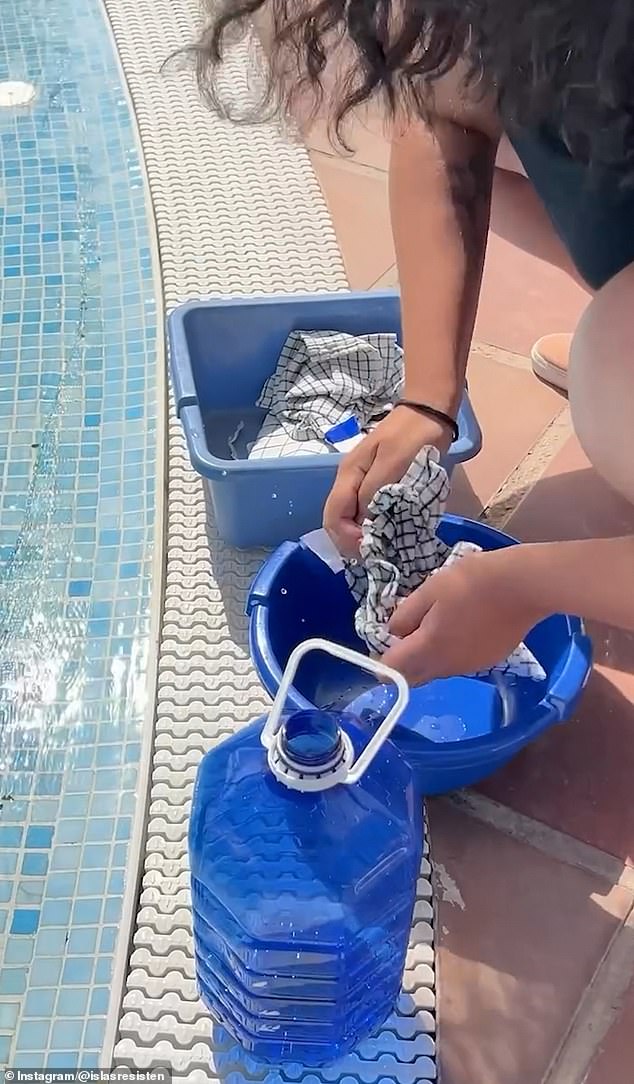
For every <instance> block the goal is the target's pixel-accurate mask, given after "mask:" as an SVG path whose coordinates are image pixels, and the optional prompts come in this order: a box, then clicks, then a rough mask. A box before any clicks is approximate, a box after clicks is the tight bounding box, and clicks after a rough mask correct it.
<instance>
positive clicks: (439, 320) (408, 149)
mask: <svg viewBox="0 0 634 1084" xmlns="http://www.w3.org/2000/svg"><path fill="white" fill-rule="evenodd" d="M456 86H457V80H456V78H455V77H454V81H453V83H451V82H450V81H449V80H448V79H446V80H443V86H442V88H441V87H440V85H439V87H438V90H437V95H436V97H437V102H438V112H437V114H436V118H435V120H434V123H433V124H432V125H431V126H425V125H424V124H423V123H422V122H418V123H417V124H412V125H410V126H409V127H408V128H407V130H406V131H405V132H403V134H400V135H398V136H396V137H395V139H394V141H393V147H392V155H391V163H390V204H391V209H392V231H393V234H394V241H395V245H396V254H397V262H398V271H399V280H400V284H401V310H402V316H403V334H404V347H405V391H406V397H407V398H409V399H413V400H416V401H418V402H419V403H426V404H428V405H429V406H433V407H435V408H436V409H437V410H441V411H444V412H445V413H449V414H452V415H455V412H456V411H457V408H458V405H459V403H460V399H461V396H462V391H463V388H464V375H465V368H466V364H467V356H468V353H469V346H470V343H471V336H472V334H473V324H474V320H475V312H476V308H477V303H478V295H479V292H480V280H481V277H482V265H483V262H484V252H485V245H486V237H487V228H488V222H489V209H490V200H491V186H492V181H493V169H494V164H495V151H496V146H497V140H498V132H497V121H496V119H495V117H494V115H493V114H491V112H490V109H489V110H487V109H485V108H484V106H479V107H478V109H477V110H474V109H472V107H470V106H466V105H465V103H464V102H463V100H462V98H461V97H460V94H459V93H458V92H457V90H456ZM456 103H458V104H456ZM476 114H477V116H476ZM450 441H451V433H450V431H449V429H448V427H447V426H446V425H443V424H442V423H439V422H437V421H432V420H431V419H429V418H425V417H421V416H420V415H419V414H417V413H416V412H415V411H411V410H410V409H409V408H407V407H405V406H401V407H399V408H398V409H397V410H393V411H392V412H391V414H389V415H388V417H387V418H385V419H384V420H383V421H382V422H380V424H379V425H378V426H377V427H376V429H374V430H373V431H372V432H371V433H370V434H369V435H368V436H367V437H366V438H365V440H363V441H362V442H361V444H359V445H358V447H356V448H355V449H354V450H353V451H352V452H350V453H349V454H348V455H347V456H346V458H345V460H344V462H343V463H342V465H341V467H340V468H339V471H338V474H337V479H336V482H335V484H334V486H333V489H332V492H331V494H330V496H329V498H328V501H327V502H326V507H325V510H324V524H325V526H326V527H327V529H328V530H329V531H330V533H331V535H332V537H333V538H334V540H335V542H336V544H337V545H338V546H339V549H340V550H341V552H342V553H344V554H346V555H349V556H354V555H355V554H356V553H358V547H359V542H360V538H361V530H360V527H359V524H360V522H361V521H362V520H363V518H364V517H365V515H366V513H367V509H368V505H369V503H370V501H371V500H372V498H373V496H374V494H375V493H376V492H377V490H378V489H380V488H381V486H384V485H387V484H389V483H391V482H397V481H399V480H400V479H401V478H402V477H403V475H404V474H405V472H406V471H407V469H408V468H409V466H410V464H411V463H412V461H413V460H414V459H415V458H416V456H417V455H418V453H419V452H420V450H421V448H423V447H424V446H425V445H435V446H436V447H438V448H440V449H441V451H444V450H446V449H447V448H448V446H449V444H450Z"/></svg>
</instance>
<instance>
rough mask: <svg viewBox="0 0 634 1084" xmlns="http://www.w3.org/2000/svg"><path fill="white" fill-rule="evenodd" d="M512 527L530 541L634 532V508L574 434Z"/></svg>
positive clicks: (521, 506)
mask: <svg viewBox="0 0 634 1084" xmlns="http://www.w3.org/2000/svg"><path fill="white" fill-rule="evenodd" d="M509 529H511V530H512V532H513V533H515V534H517V535H518V536H519V537H520V538H522V539H525V540H526V541H546V540H548V539H559V538H596V537H606V538H608V537H612V536H614V535H619V534H626V533H628V532H630V531H633V532H634V509H632V506H631V505H629V504H628V503H627V502H626V501H625V500H623V498H622V497H619V496H618V495H617V494H616V493H614V492H613V491H612V490H611V489H610V488H609V486H607V485H606V483H605V482H604V481H603V480H602V478H600V477H599V475H598V474H597V473H596V471H594V470H593V469H592V467H591V466H590V464H589V462H588V460H587V459H586V457H585V455H584V453H583V452H582V450H581V448H580V446H579V442H578V441H577V439H576V437H571V439H570V440H569V441H568V443H567V444H566V445H565V447H564V448H562V450H561V451H560V452H559V454H558V455H557V456H556V457H555V458H554V459H553V461H552V463H551V464H550V466H549V467H548V470H547V471H546V472H545V474H544V476H543V478H541V479H540V481H539V483H538V484H537V485H536V486H535V488H534V489H533V491H532V492H531V493H530V494H529V496H528V497H526V499H525V500H524V501H523V502H522V504H521V505H520V506H519V508H518V510H517V512H516V513H515V515H514V516H513V519H512V520H511V523H510V525H509Z"/></svg>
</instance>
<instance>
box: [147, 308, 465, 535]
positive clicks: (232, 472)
mask: <svg viewBox="0 0 634 1084" xmlns="http://www.w3.org/2000/svg"><path fill="white" fill-rule="evenodd" d="M167 330H168V339H169V356H170V367H171V373H172V385H173V392H174V401H175V405H176V411H177V414H178V417H179V418H180V421H181V423H182V426H183V430H184V433H185V437H186V439H187V447H188V450H189V456H190V459H191V463H192V466H193V468H194V470H196V471H197V472H198V474H200V475H201V476H202V477H203V479H204V480H205V484H206V486H207V490H208V493H209V497H210V500H211V503H212V505H213V510H214V518H215V523H216V527H217V529H218V532H219V534H220V536H221V538H223V539H224V540H225V542H229V543H230V544H231V545H233V546H238V547H240V548H243V549H247V548H249V547H254V546H277V545H279V543H280V542H284V541H286V540H287V539H290V540H297V539H299V538H301V536H302V535H303V534H306V533H307V532H308V531H312V530H314V529H315V528H317V527H320V526H321V522H322V514H323V508H324V503H325V500H326V497H327V496H328V493H329V492H330V489H331V488H332V484H333V482H334V479H335V474H336V471H337V467H338V466H339V463H340V461H341V455H340V454H337V453H334V452H333V453H331V454H329V455H326V454H324V455H302V456H289V457H287V458H283V459H282V458H278V459H258V460H250V459H248V458H247V446H248V443H249V441H252V440H254V438H255V437H256V435H257V433H258V432H259V430H260V426H261V425H262V422H263V420H264V417H265V412H264V411H263V410H260V409H259V408H258V407H257V406H256V402H257V400H258V397H259V395H260V392H261V391H262V388H263V387H264V384H265V383H266V380H267V379H268V377H269V376H270V375H271V374H272V373H273V372H274V371H275V368H276V365H277V362H278V359H279V356H280V352H281V350H282V347H283V346H284V343H285V342H286V340H287V338H288V336H289V335H290V333H291V331H344V332H347V333H348V334H350V335H368V334H372V333H378V332H392V333H394V334H396V336H397V339H398V341H399V342H401V316H400V304H399V297H398V294H397V293H395V292H394V291H386V292H384V293H383V292H378V291H377V292H376V293H374V292H372V293H343V292H342V293H333V294H328V293H324V294H317V295H301V294H291V295H273V296H268V297H243V298H231V299H220V300H210V301H190V302H188V303H187V304H185V305H181V306H179V307H178V308H177V309H175V310H174V311H173V312H172V313H171V315H170V317H169V319H168V322H167ZM458 428H459V436H458V440H456V441H454V443H453V444H452V446H451V448H450V449H449V451H448V452H447V455H446V457H445V459H444V461H443V462H444V464H445V467H446V469H447V472H448V473H449V474H451V472H452V470H453V468H454V467H455V465H456V464H457V463H463V462H465V461H466V460H468V459H471V458H473V456H474V455H477V453H478V452H479V450H480V446H481V443H482V434H481V432H480V428H479V426H478V423H477V420H476V417H475V415H474V413H473V409H472V407H471V404H470V402H469V399H468V396H466V395H465V397H464V399H463V402H462V405H461V407H460V411H459V414H458ZM234 457H235V458H234Z"/></svg>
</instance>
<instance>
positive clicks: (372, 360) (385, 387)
mask: <svg viewBox="0 0 634 1084" xmlns="http://www.w3.org/2000/svg"><path fill="white" fill-rule="evenodd" d="M402 384H403V352H402V350H401V348H400V346H399V345H398V343H397V341H396V335H393V334H388V333H386V334H378V335H347V334H345V333H343V332H339V331H294V332H292V333H291V334H290V335H289V337H288V339H287V340H286V343H285V345H284V348H283V350H282V353H281V355H280V359H279V361H278V364H277V368H276V369H275V372H274V373H273V375H272V376H270V377H269V379H268V380H267V382H266V384H265V385H264V388H263V389H262V392H261V394H260V398H259V399H258V403H257V405H258V406H259V407H261V408H262V409H264V410H266V411H267V414H266V417H265V419H264V422H263V424H262V428H261V429H260V432H259V433H258V436H257V437H256V439H255V441H254V442H253V445H252V447H251V449H250V450H249V459H265V458H270V457H275V456H287V455H314V454H316V453H322V452H323V453H329V452H330V453H332V452H333V451H335V450H336V449H335V448H334V447H333V445H332V444H329V443H328V442H327V440H326V439H325V438H326V433H328V431H329V430H330V429H332V427H333V426H335V425H338V424H339V423H340V422H342V421H344V420H345V419H346V418H349V417H350V416H354V417H355V418H356V420H357V422H358V425H359V428H360V429H361V430H362V431H363V430H366V431H367V430H368V429H369V428H371V427H372V424H373V423H376V421H378V419H379V418H381V417H382V416H383V415H385V414H386V413H387V412H388V411H389V410H390V409H391V407H392V406H393V404H394V402H395V401H396V399H397V398H398V396H399V394H400V391H401V388H402Z"/></svg>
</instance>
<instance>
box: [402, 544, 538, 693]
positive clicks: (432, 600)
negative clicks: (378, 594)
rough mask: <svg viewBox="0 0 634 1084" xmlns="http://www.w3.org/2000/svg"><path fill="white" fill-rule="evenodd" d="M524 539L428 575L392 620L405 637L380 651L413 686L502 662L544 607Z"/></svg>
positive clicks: (535, 622) (470, 555) (463, 559)
mask: <svg viewBox="0 0 634 1084" xmlns="http://www.w3.org/2000/svg"><path fill="white" fill-rule="evenodd" d="M523 551H524V547H523V546H512V547H509V548H508V549H504V550H497V551H494V552H490V553H477V554H469V555H467V556H466V557H463V558H461V560H459V561H456V563H455V564H452V565H451V566H450V567H449V568H445V569H441V570H440V571H439V572H437V573H435V574H434V575H433V576H430V577H429V579H428V580H426V582H425V583H424V584H423V585H422V587H419V588H418V590H417V591H414V592H413V594H411V595H410V596H409V598H406V599H404V600H403V602H402V603H401V604H400V606H399V607H398V609H397V611H396V613H395V614H394V616H393V618H392V621H391V623H390V632H392V633H393V634H394V635H395V636H398V637H399V638H400V642H399V643H397V644H395V645H394V647H392V648H390V649H389V651H387V652H386V653H385V655H384V656H383V662H385V663H386V664H387V665H388V666H392V667H394V669H395V670H399V671H400V672H401V673H402V674H403V675H404V676H405V677H406V678H407V680H408V681H409V683H410V684H411V685H419V684H422V683H423V682H426V681H431V680H432V679H433V678H439V677H451V676H453V675H454V674H473V673H476V672H477V671H479V670H485V669H488V668H489V667H491V666H495V665H497V664H498V663H500V662H502V661H503V660H504V659H505V658H506V657H507V655H509V654H510V653H511V651H513V650H514V648H516V647H517V645H518V644H519V643H520V641H521V640H523V639H524V637H525V636H526V634H527V632H528V631H529V630H530V629H531V628H532V627H533V625H535V624H537V622H538V621H540V620H541V619H542V618H543V617H545V616H546V613H545V612H544V611H543V607H542V606H540V604H539V601H538V600H536V598H535V590H534V583H531V580H532V579H533V577H532V576H531V575H530V573H529V569H530V563H528V562H527V563H526V565H527V567H525V562H524V561H523V556H524V552H523Z"/></svg>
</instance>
